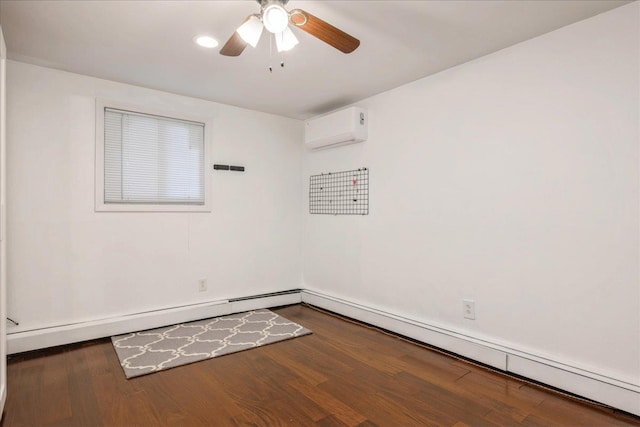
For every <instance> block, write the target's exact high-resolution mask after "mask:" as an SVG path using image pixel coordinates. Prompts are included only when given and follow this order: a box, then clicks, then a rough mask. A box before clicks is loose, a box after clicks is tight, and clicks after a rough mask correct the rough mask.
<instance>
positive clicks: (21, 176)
mask: <svg viewBox="0 0 640 427" xmlns="http://www.w3.org/2000/svg"><path fill="white" fill-rule="evenodd" d="M7 78H8V81H7V83H8V98H7V103H8V116H7V120H8V135H7V141H8V158H9V165H8V183H9V188H8V198H9V202H8V206H9V211H8V218H9V233H10V244H9V253H10V255H9V259H8V263H9V265H8V267H9V278H8V283H9V286H8V311H9V313H10V316H11V317H12V318H14V319H16V320H18V321H19V322H20V326H19V327H14V328H10V331H9V332H18V331H26V330H31V329H37V328H44V327H51V326H58V325H64V324H69V323H76V322H86V321H94V320H98V319H104V318H111V317H116V316H120V315H127V314H133V313H140V312H145V311H149V310H157V309H162V308H167V307H177V306H181V305H186V304H194V303H200V302H204V301H211V300H220V299H226V298H233V297H241V296H247V295H255V294H260V293H264V292H273V291H279V290H287V289H294V288H298V287H299V285H300V282H301V262H300V236H301V216H300V211H299V206H300V204H301V196H300V195H301V184H300V175H301V166H300V156H301V147H300V140H301V137H302V124H301V123H300V122H299V121H296V120H291V119H287V118H283V117H278V116H273V115H268V114H264V113H258V112H254V111H249V110H245V109H241V108H235V107H231V106H227V105H222V104H217V103H213V102H208V101H203V100H198V99H192V98H187V97H182V96H177V95H172V94H168V93H163V92H158V91H153V90H148V89H143V88H139V87H134V86H129V85H125V84H119V83H115V82H110V81H105V80H100V79H96V78H92V77H86V76H81V75H77V74H71V73H66V72H61V71H56V70H51V69H47V68H41V67H37V66H33V65H27V64H24V63H19V62H14V61H9V62H8V71H7ZM212 84H215V82H212ZM96 97H99V98H105V99H111V100H117V101H121V102H126V103H129V104H133V105H140V106H143V107H144V106H147V107H151V108H154V109H160V110H164V111H176V112H178V113H183V114H193V115H196V116H205V117H212V119H213V144H212V145H213V147H212V157H211V158H212V161H213V162H216V163H225V164H238V165H244V166H245V167H246V172H244V173H239V172H221V171H213V170H212V169H211V165H209V170H208V172H207V173H208V174H209V175H208V179H210V180H211V181H210V182H211V185H212V197H213V211H212V212H211V213H115V212H99V213H97V212H95V211H94V205H95V204H94V158H95V137H94V132H95V98H96ZM201 278H204V279H207V281H208V292H203V293H200V292H198V283H197V282H198V279H201Z"/></svg>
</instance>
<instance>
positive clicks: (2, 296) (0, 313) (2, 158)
mask: <svg viewBox="0 0 640 427" xmlns="http://www.w3.org/2000/svg"><path fill="white" fill-rule="evenodd" d="M6 66H7V46H6V44H5V42H4V34H3V33H2V28H0V414H1V413H2V411H3V410H4V404H5V401H6V398H7V324H6V317H7V238H6V234H7V233H6V228H7V218H6V217H7V216H6V214H5V206H6V200H7V156H6V152H7V151H6V148H7V145H6V127H7V126H6V111H7V109H6V92H7V91H6V75H7V70H6Z"/></svg>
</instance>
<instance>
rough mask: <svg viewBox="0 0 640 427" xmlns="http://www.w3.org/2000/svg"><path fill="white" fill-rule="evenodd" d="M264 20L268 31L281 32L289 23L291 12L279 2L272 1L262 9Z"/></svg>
mask: <svg viewBox="0 0 640 427" xmlns="http://www.w3.org/2000/svg"><path fill="white" fill-rule="evenodd" d="M262 22H263V23H264V26H265V28H266V29H267V31H269V32H271V33H273V34H279V33H281V32H283V31H284V29H285V28H287V26H288V25H289V13H288V12H287V11H286V10H285V8H284V7H282V5H281V4H280V3H279V2H277V1H276V2H270V3H268V4H267V6H266V7H265V8H264V9H263V10H262Z"/></svg>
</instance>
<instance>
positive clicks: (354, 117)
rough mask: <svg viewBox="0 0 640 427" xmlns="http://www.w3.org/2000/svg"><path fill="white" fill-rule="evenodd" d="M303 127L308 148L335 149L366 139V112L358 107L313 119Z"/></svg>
mask: <svg viewBox="0 0 640 427" xmlns="http://www.w3.org/2000/svg"><path fill="white" fill-rule="evenodd" d="M304 125H305V129H304V143H305V145H306V146H307V147H309V148H327V147H336V146H339V145H346V144H353V143H354V142H362V141H366V139H367V127H368V117H367V112H366V110H365V109H363V108H359V107H349V108H345V109H344V110H340V111H335V112H333V113H329V114H326V115H324V116H320V117H315V118H313V119H309V120H307V121H306V122H305V123H304Z"/></svg>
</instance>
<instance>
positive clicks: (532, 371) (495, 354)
mask: <svg viewBox="0 0 640 427" xmlns="http://www.w3.org/2000/svg"><path fill="white" fill-rule="evenodd" d="M301 296H302V302H304V303H308V304H310V305H313V306H316V307H320V308H323V309H326V310H329V311H332V312H335V313H338V314H341V315H343V316H347V317H350V318H352V319H355V320H359V321H361V322H365V323H368V324H371V325H374V326H378V327H380V328H383V329H386V330H389V331H391V332H394V333H397V334H400V335H403V336H406V337H408V338H412V339H415V340H417V341H420V342H423V343H425V344H429V345H433V346H435V347H439V348H441V349H444V350H447V351H450V352H452V353H455V354H459V355H461V356H464V357H467V358H469V359H472V360H475V361H478V362H481V363H484V364H486V365H489V366H492V367H494V368H498V369H500V370H503V371H506V372H512V373H514V374H518V375H522V376H523V377H526V378H530V379H533V380H536V381H540V382H541V383H545V384H548V385H550V386H553V387H556V388H559V389H562V390H566V391H568V392H570V393H574V394H576V395H579V396H583V397H586V398H588V399H591V400H594V401H596V402H601V403H603V404H605V405H609V406H612V407H614V408H618V409H621V410H623V411H626V412H629V413H632V414H635V415H639V416H640V387H638V386H636V385H634V384H628V383H624V382H622V381H618V380H615V379H609V378H607V377H604V376H601V375H598V374H594V373H592V372H588V371H584V370H581V369H580V368H576V367H572V366H568V365H567V364H565V363H561V362H558V361H551V360H548V359H544V358H541V357H537V356H535V355H528V354H526V353H524V352H520V351H517V350H514V349H511V348H506V347H504V346H501V345H498V344H493V343H488V342H486V341H484V340H476V339H474V338H473V337H469V336H466V335H463V334H459V333H456V332H454V331H450V330H446V329H443V328H441V327H438V326H433V325H429V324H426V323H423V322H419V321H416V320H413V319H408V318H405V317H401V316H397V315H394V314H392V313H387V312H383V311H380V310H377V309H374V308H371V307H366V306H363V305H361V304H358V303H355V302H352V301H347V300H344V299H341V298H336V297H333V296H331V295H326V294H323V293H320V292H317V291H311V290H302V295H301Z"/></svg>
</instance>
